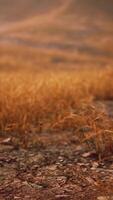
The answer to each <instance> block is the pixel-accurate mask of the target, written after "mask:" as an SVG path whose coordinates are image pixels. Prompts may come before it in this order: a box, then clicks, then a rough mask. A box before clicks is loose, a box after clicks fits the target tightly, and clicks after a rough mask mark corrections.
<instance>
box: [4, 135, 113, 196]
mask: <svg viewBox="0 0 113 200" xmlns="http://www.w3.org/2000/svg"><path fill="white" fill-rule="evenodd" d="M38 140H39V141H38V143H37V145H35V146H34V147H31V148H29V149H22V148H16V147H14V146H13V145H11V144H9V145H8V144H7V145H6V144H5V145H3V144H2V145H1V146H0V200H13V199H20V200H44V199H47V200H65V199H66V200H71V199H72V200H76V199H77V200H85V199H89V200H101V199H102V196H103V197H104V199H103V200H106V199H105V196H110V197H112V196H113V190H112V188H113V157H110V158H107V160H104V161H101V162H99V161H98V159H97V157H96V155H94V154H91V152H89V151H88V153H86V152H87V149H86V146H85V145H78V144H77V141H76V135H74V134H73V133H68V132H67V133H60V134H59V133H54V134H53V135H51V134H49V133H46V134H42V135H39V136H38Z"/></svg>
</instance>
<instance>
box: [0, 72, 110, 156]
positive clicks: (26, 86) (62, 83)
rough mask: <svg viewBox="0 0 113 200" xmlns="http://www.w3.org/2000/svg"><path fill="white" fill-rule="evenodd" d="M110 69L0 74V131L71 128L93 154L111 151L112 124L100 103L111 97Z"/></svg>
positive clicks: (16, 133) (23, 133)
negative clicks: (88, 146)
mask: <svg viewBox="0 0 113 200" xmlns="http://www.w3.org/2000/svg"><path fill="white" fill-rule="evenodd" d="M112 76H113V69H112V68H105V69H98V70H97V69H85V70H83V69H82V70H75V71H74V70H70V71H69V70H68V71H63V70H62V71H60V70H56V71H51V70H46V71H40V73H33V71H32V72H31V73H30V71H29V72H28V73H27V72H26V71H25V72H24V71H22V72H3V71H2V72H1V73H0V133H1V135H7V134H9V135H11V136H13V137H15V138H16V137H20V138H22V139H23V138H28V137H29V135H32V134H38V133H42V132H51V134H52V132H53V133H54V131H59V133H60V132H61V131H66V130H68V131H73V133H74V134H78V137H79V139H80V141H83V142H87V143H88V144H89V143H90V144H92V145H91V148H92V147H93V148H95V149H96V151H97V152H98V153H102V152H105V151H108V149H110V151H111V150H112V144H113V143H112V142H113V131H112V130H113V125H112V119H109V118H108V116H107V112H106V111H105V109H104V106H103V108H102V106H97V102H99V101H100V102H103V101H105V100H113V81H112Z"/></svg>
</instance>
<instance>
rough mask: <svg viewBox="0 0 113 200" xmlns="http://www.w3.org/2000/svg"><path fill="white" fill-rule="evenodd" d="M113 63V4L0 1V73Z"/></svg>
mask: <svg viewBox="0 0 113 200" xmlns="http://www.w3.org/2000/svg"><path fill="white" fill-rule="evenodd" d="M112 64H113V1H112V0H57V1H56V0H20V1H15V0H0V69H1V70H6V69H8V70H15V69H16V70H17V69H23V68H25V69H27V70H28V69H30V68H32V69H33V68H34V70H40V68H44V69H47V68H52V69H55V68H63V69H65V68H66V69H68V68H69V69H70V68H76V67H78V66H79V67H81V66H82V67H85V66H90V67H104V66H109V65H110V66H111V65H112Z"/></svg>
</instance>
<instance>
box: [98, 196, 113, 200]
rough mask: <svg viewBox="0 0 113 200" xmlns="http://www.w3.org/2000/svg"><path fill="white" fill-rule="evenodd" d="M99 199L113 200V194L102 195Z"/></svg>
mask: <svg viewBox="0 0 113 200" xmlns="http://www.w3.org/2000/svg"><path fill="white" fill-rule="evenodd" d="M97 200H113V196H100V197H98V198H97Z"/></svg>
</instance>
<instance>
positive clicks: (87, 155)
mask: <svg viewBox="0 0 113 200" xmlns="http://www.w3.org/2000/svg"><path fill="white" fill-rule="evenodd" d="M91 154H92V152H87V153H84V154H82V157H83V158H87V157H89V156H91Z"/></svg>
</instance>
